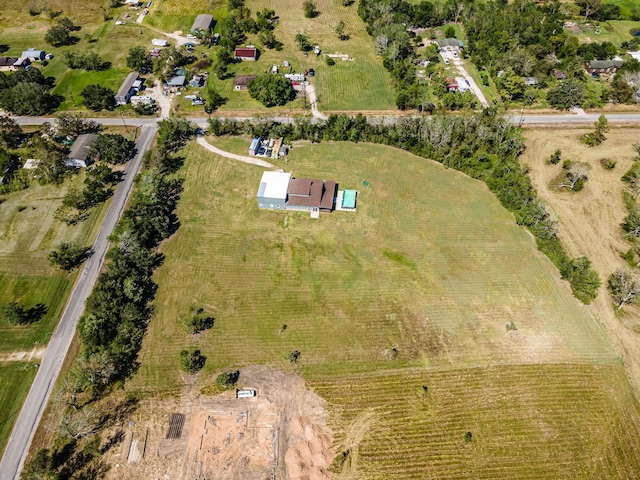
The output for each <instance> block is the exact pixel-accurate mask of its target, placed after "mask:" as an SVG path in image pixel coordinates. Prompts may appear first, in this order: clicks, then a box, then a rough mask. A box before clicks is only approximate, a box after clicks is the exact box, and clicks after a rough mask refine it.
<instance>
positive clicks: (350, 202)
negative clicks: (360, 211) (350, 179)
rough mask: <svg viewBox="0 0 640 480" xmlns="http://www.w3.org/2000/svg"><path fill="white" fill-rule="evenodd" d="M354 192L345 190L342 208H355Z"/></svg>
mask: <svg viewBox="0 0 640 480" xmlns="http://www.w3.org/2000/svg"><path fill="white" fill-rule="evenodd" d="M357 194H358V192H357V191H356V190H345V191H344V195H343V196H342V208H356V195H357Z"/></svg>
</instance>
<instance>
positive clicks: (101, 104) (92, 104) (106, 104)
mask: <svg viewBox="0 0 640 480" xmlns="http://www.w3.org/2000/svg"><path fill="white" fill-rule="evenodd" d="M81 95H82V98H83V99H84V104H85V105H86V106H87V108H88V109H89V110H93V111H94V112H99V111H100V110H113V109H114V108H115V107H116V100H115V98H114V95H115V94H114V92H113V90H111V89H110V88H107V87H103V86H102V85H87V86H86V87H85V88H84V90H82V93H81Z"/></svg>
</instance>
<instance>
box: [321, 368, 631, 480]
mask: <svg viewBox="0 0 640 480" xmlns="http://www.w3.org/2000/svg"><path fill="white" fill-rule="evenodd" d="M310 383H311V385H312V386H313V387H314V389H315V391H316V392H317V393H319V394H320V395H321V396H322V397H324V398H325V399H326V400H327V402H328V404H329V412H330V417H331V424H332V425H331V426H332V427H333V428H334V433H335V438H336V441H337V443H338V444H339V445H340V448H341V449H342V451H344V450H346V449H350V454H349V457H348V458H347V461H346V462H345V463H344V465H343V466H342V468H339V469H337V472H340V474H337V475H336V474H334V475H333V477H332V478H334V479H336V480H341V479H347V478H359V479H360V478H363V479H364V478H366V479H381V480H382V479H388V478H394V479H451V480H458V479H478V478H482V479H504V480H512V479H524V478H528V479H560V478H566V479H569V478H571V479H603V478H607V479H630V478H636V477H637V474H638V471H640V456H639V455H638V452H640V441H639V440H638V435H637V429H638V427H639V426H640V410H639V408H638V404H637V402H636V400H635V399H634V397H633V393H632V391H631V389H630V387H629V384H628V382H627V378H626V376H625V373H624V368H623V367H622V366H606V367H595V366H593V365H584V364H583V365H568V364H563V365H510V366H489V367H483V368H472V369H465V370H459V369H452V370H444V371H425V369H403V370H397V371H394V372H377V373H370V374H363V375H349V376H344V377H342V378H339V379H336V378H335V377H331V378H329V379H326V380H324V381H323V380H313V379H312V380H311V381H310ZM422 385H424V386H427V387H428V391H427V393H426V394H425V395H424V396H423V395H422ZM466 432H471V434H472V438H471V441H470V442H467V441H465V434H466Z"/></svg>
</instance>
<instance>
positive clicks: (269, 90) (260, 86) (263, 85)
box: [248, 73, 296, 107]
mask: <svg viewBox="0 0 640 480" xmlns="http://www.w3.org/2000/svg"><path fill="white" fill-rule="evenodd" d="M248 87H249V95H251V97H252V98H255V99H256V100H258V101H259V102H260V103H262V104H263V105H264V106H265V107H275V106H277V105H284V104H286V103H287V102H289V101H291V100H293V99H294V98H295V97H296V92H295V90H294V89H293V86H292V85H291V82H290V81H289V80H287V79H286V78H284V77H281V76H280V75H272V74H270V73H266V74H263V75H258V76H257V77H256V78H254V79H253V80H251V81H250V82H249V85H248Z"/></svg>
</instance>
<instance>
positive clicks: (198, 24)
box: [191, 13, 214, 34]
mask: <svg viewBox="0 0 640 480" xmlns="http://www.w3.org/2000/svg"><path fill="white" fill-rule="evenodd" d="M213 25H214V22H213V15H209V14H208V13H202V14H200V15H198V16H197V17H196V19H195V20H194V21H193V25H192V26H191V33H196V34H198V33H200V34H204V33H210V32H211V30H213Z"/></svg>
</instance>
